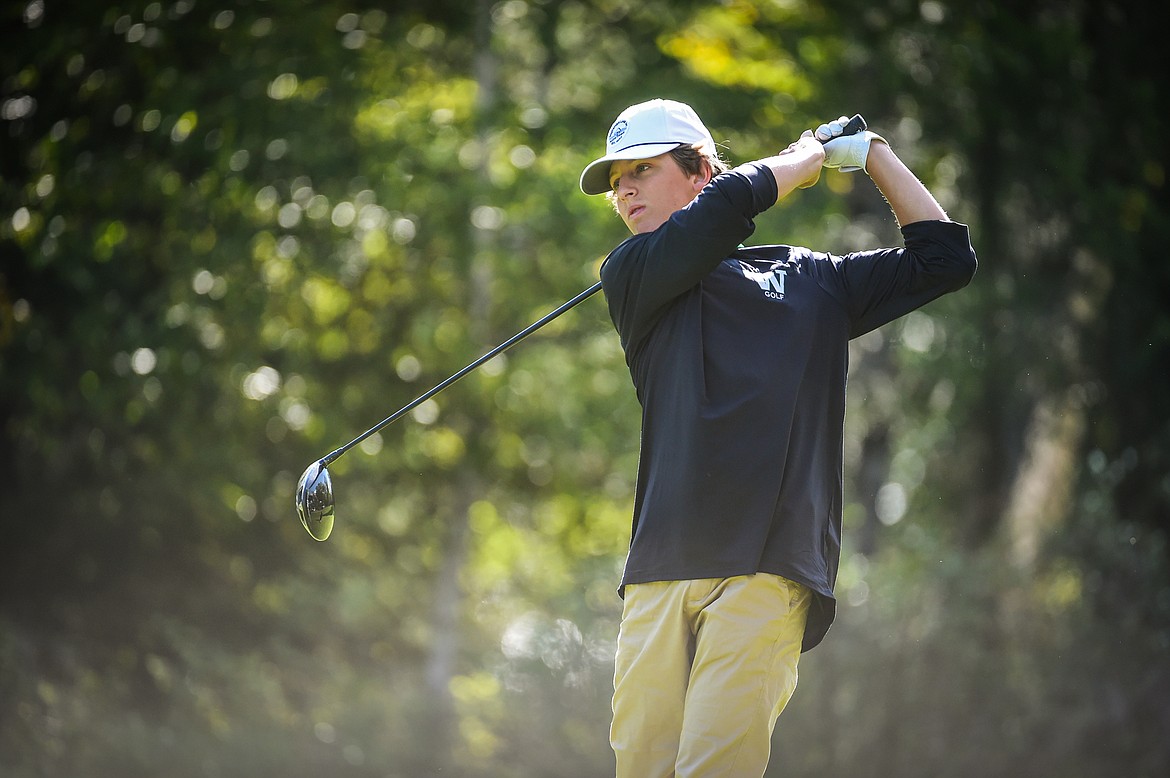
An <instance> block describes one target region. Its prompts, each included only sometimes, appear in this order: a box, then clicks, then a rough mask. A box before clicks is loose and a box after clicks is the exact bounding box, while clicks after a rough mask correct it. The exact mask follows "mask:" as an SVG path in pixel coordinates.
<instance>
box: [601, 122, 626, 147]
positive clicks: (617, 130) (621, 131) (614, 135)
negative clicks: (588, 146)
mask: <svg viewBox="0 0 1170 778" xmlns="http://www.w3.org/2000/svg"><path fill="white" fill-rule="evenodd" d="M629 126H630V125H629V124H627V123H626V120H625V119H622V120H620V121H617V122H614V125H613V127H612V128H610V131H609V137H608V138H606V142H607V143H608V144H609V145H611V146H613V145H614V144H616V143H617V142H618V141H620V140H621V139H622V136H623V135H625V134H626V128H627V127H629Z"/></svg>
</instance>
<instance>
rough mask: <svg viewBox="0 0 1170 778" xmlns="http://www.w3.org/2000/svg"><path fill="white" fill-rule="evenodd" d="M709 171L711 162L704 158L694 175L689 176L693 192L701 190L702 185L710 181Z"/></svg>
mask: <svg viewBox="0 0 1170 778" xmlns="http://www.w3.org/2000/svg"><path fill="white" fill-rule="evenodd" d="M711 172H712V171H711V164H710V163H709V162H707V160H705V159H704V160H703V167H702V169H701V170H700V171H699V172H698V173H696V174H695V175H693V176H691V185H692V186H693V187H694V188H695V194H698V193H699V192H701V191H702V190H703V187H705V186H706V185H707V184H709V183H711V178H712V175H711Z"/></svg>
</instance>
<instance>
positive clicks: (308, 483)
mask: <svg viewBox="0 0 1170 778" xmlns="http://www.w3.org/2000/svg"><path fill="white" fill-rule="evenodd" d="M866 126H867V125H866V123H865V119H863V118H862V117H861V114H854V116H853V118H852V119H850V120H849V121H848V122H847V123H846V124H845V127H844V129H843V130H842V132H841V135H853V134H855V133H858V132H861V131H862V130H864V129H866ZM823 142H824V141H822V143H823ZM599 289H601V282H600V281H598V282H597V283H596V284H594V285H593V286H591V287H589V288H588V289H586V290H585V291H583V292H581V293H580V294H578V295H577V296H576V297H574V298H573V299H571V300H569V301H568V302H567V303H565V304H564V305H562V306H561V307H560V308H557V309H556V310H555V311H553V312H552V313H550V314H548V315H547V316H545V317H544V318H542V319H540V321H537V322H535V323H533V324H531V325H529V326H528V327H526V328H525V329H523V330H521V331H520V332H518V333H516V334H515V335H513V336H512V337H511V338H509V339H508V340H506V341H504V342H503V343H501V344H500V345H498V346H496V347H495V348H494V349H492V350H491V351H489V352H487V353H486V354H484V355H483V356H482V357H480V358H479V359H477V360H475V361H474V362H472V363H471V364H470V365H468V366H467V367H465V368H463V369H462V370H460V371H459V372H458V373H455V374H454V375H452V376H451V377H450V378H448V379H446V380H445V381H443V382H441V383H439V384H437V385H435V386H434V387H433V388H431V389H429V390H428V391H426V392H424V393H423V394H421V395H419V396H418V397H416V398H414V399H413V400H411V401H410V402H409V403H407V404H406V405H404V406H403V407H402V408H399V409H398V410H397V411H395V412H394V413H392V414H390V415H389V416H387V417H386V418H385V419H383V420H382V421H380V422H378V423H377V424H375V425H374V426H373V427H370V428H369V429H368V430H366V431H365V432H363V433H362V434H361V435H358V436H357V437H356V438H354V439H353V440H351V441H350V442H349V443H346V444H345V445H344V446H342V447H341V448H338V449H335V450H334V451H332V452H330V453H329V454H327V455H325V456H324V457H323V458H321V459H319V460H317V461H316V462H314V463H313V464H311V465H309V466H308V467H307V468H305V472H304V473H302V474H301V480H300V481H299V482H298V483H297V490H296V495H295V500H296V507H297V516H299V517H300V519H301V524H303V525H304V527H305V529H306V530H308V532H309V534H310V535H312V536H313V538H314V539H315V540H325V539H327V538H328V537H329V533H331V532H332V531H333V521H334V494H333V479H331V478H330V477H329V469H328V468H329V465H330V464H331V463H333V462H336V461H337V459H338V458H339V457H341V455H342V454H344V453H345V452H347V451H349V450H350V449H351V448H353V447H354V446H356V445H357V444H359V443H361V442H362V441H363V440H365V439H366V438H368V437H369V436H371V435H373V434H374V433H375V432H377V431H378V430H380V429H382V428H383V427H385V426H386V425H387V424H390V423H391V422H394V421H396V420H397V419H399V418H400V417H402V416H403V415H404V414H406V413H408V412H409V411H411V410H412V409H414V408H416V407H418V406H419V405H421V404H422V403H424V402H426V401H427V400H428V399H430V398H431V397H433V396H435V395H436V394H438V393H439V392H441V391H443V390H444V389H446V388H447V387H448V386H450V385H451V384H453V383H455V382H456V381H458V380H459V379H460V378H462V377H463V376H465V375H467V374H468V373H470V372H471V371H472V370H475V369H476V368H477V367H479V366H480V365H482V364H483V363H485V362H487V361H488V360H490V359H492V358H493V357H495V356H497V355H498V354H502V353H503V352H505V351H507V350H508V349H509V348H511V347H512V346H514V345H516V344H517V343H519V342H520V341H522V340H524V338H526V337H528V336H529V335H531V334H532V333H534V332H536V331H537V330H538V329H540V328H541V327H543V326H544V325H546V324H548V323H549V322H550V321H552V320H553V319H555V318H557V317H558V316H560V315H561V314H563V313H564V312H565V311H567V310H569V309H570V308H572V307H574V306H575V305H577V304H578V303H580V302H582V301H583V300H586V299H588V298H589V297H591V296H592V295H593V294H595V293H596V292H597V291H598V290H599Z"/></svg>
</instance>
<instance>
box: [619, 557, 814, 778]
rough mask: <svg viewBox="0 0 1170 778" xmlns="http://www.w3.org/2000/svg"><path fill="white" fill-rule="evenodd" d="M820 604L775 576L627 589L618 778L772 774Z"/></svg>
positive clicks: (621, 654)
mask: <svg viewBox="0 0 1170 778" xmlns="http://www.w3.org/2000/svg"><path fill="white" fill-rule="evenodd" d="M810 599H811V594H810V592H809V590H808V588H807V587H805V586H803V585H801V584H798V583H796V582H794V581H789V580H788V579H787V578H782V577H780V576H777V575H768V574H765V573H758V574H756V575H749V576H737V577H735V578H706V579H700V580H694V581H663V582H656V583H647V584H630V585H628V586H627V587H626V591H625V606H624V612H623V614H622V623H621V630H620V632H619V635H618V646H617V660H616V663H615V672H614V694H613V725H612V726H611V728H610V744H611V745H612V746H613V750H614V754H615V755H616V757H617V776H618V778H669V777H670V776H678V777H679V778H684V777H692V776H693V777H694V778H700V777H701V778H715V776H726V777H727V778H743V777H744V776H762V775H763V774H764V770H765V768H766V767H767V765H768V755H769V751H770V748H771V740H772V730H773V728H774V727H775V726H776V718H777V717H778V716H779V715H780V711H782V710H783V709H784V706H785V705H786V704H787V703H788V700H789V699H790V698H791V697H792V693H793V692H794V691H795V690H796V665H797V660H798V659H799V658H800V646H801V641H802V639H803V636H804V625H805V620H806V618H807V616H808V608H809V602H810Z"/></svg>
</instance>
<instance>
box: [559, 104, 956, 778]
mask: <svg viewBox="0 0 1170 778" xmlns="http://www.w3.org/2000/svg"><path fill="white" fill-rule="evenodd" d="M845 121H846V120H845V119H844V118H842V119H840V120H839V121H837V122H830V123H827V124H824V125H821V126H820V127H818V128H817V130H816V133H815V134H814V133H813V132H812V131H805V132H804V133H803V134H802V135H801V136H800V138H798V139H797V140H796V141H794V142H793V143H792V144H790V145H789V146H788V147H787V148H786V149H784V150H783V151H781V152H779V153H778V154H776V155H775V156H771V157H766V158H764V159H760V160H757V161H755V162H750V163H748V164H745V165H741V166H739V167H737V168H735V169H734V170H727V168H726V166H725V165H724V164H723V163H722V162H721V161H720V160H719V159H718V156H717V152H716V148H715V143H714V141H713V140H712V138H711V134H710V132H708V130H707V128H706V127H705V126H704V125H703V123H702V121H701V120H700V119H699V117H698V116H697V115H696V114H695V112H694V111H693V110H692V109H691V108H690V107H689V106H687V105H685V104H683V103H679V102H675V101H671V100H651V101H649V102H645V103H641V104H638V105H634V106H632V107H630V108H628V109H626V110H625V111H623V112H622V114H621V115H620V116H618V118H617V120H616V121H615V122H614V124H613V126H612V127H611V128H610V131H609V134H608V135H607V138H606V147H605V155H604V156H602V157H601V158H600V159H597V160H596V161H594V162H593V163H591V164H590V165H589V166H588V167H587V168H586V169H585V171H584V172H583V173H582V175H581V189H582V191H584V192H585V193H586V194H602V193H607V194H608V196H609V197H610V198H611V200H612V202H613V205H614V208H615V209H616V210H617V213H618V215H619V216H620V217H621V219H622V221H623V222H625V224H626V226H627V227H629V229H630V232H631V233H633V236H632V237H630V238H629V239H627V240H626V241H625V242H623V243H622V244H621V245H620V246H618V247H617V248H616V249H614V251H613V252H612V253H611V254H610V255H609V257H608V258H607V259H606V261H605V263H604V265H603V266H602V269H601V280H602V288H603V290H604V291H605V296H606V300H607V302H608V305H609V312H610V317H611V318H612V319H613V323H614V326H615V327H616V329H617V332H618V335H619V338H620V340H621V345H622V348H623V349H624V351H625V354H626V362H627V364H628V365H629V369H630V375H631V377H632V378H633V383H634V388H635V390H636V392H637V396H638V400H639V401H640V403H641V405H642V444H641V454H640V462H639V467H638V481H637V487H636V491H635V496H634V518H633V530H632V536H631V540H630V549H629V557H628V559H627V561H626V568H625V574H624V575H623V578H622V582H621V593H622V596H623V597H624V601H625V602H624V612H623V614H622V621H621V628H620V631H619V636H618V647H617V658H616V663H615V664H616V667H615V674H614V695H613V724H612V728H611V732H610V741H611V744H612V746H613V750H614V753H615V755H616V757H617V775H618V778H660V777H661V776H680V777H682V776H696V777H701V778H713V777H714V776H728V777H734V778H741V777H742V776H760V775H762V774H763V773H764V770H765V769H766V767H767V764H768V757H769V748H770V741H771V735H772V730H773V728H774V726H775V723H776V718H777V716H779V714H780V711H781V710H783V708H784V706H785V704H786V703H787V702H788V700H789V698H790V697H791V696H792V693H793V691H794V690H795V688H796V679H797V661H798V659H799V657H800V654H801V652H802V651H807V650H809V649H811V648H813V647H814V646H816V645H817V644H818V643H819V642H820V640H821V639H822V638H823V637H824V635H825V632H826V631H827V630H828V628H829V625H830V623H831V622H832V620H833V616H834V613H835V610H836V604H835V601H834V599H833V584H834V581H835V580H836V576H837V565H838V560H839V558H840V543H841V501H842V435H843V426H844V419H845V380H846V373H847V368H848V365H847V363H848V342H849V340H850V339H851V338H855V337H858V336H859V335H862V334H864V333H866V332H869V331H870V330H872V329H874V328H876V327H879V326H881V325H882V324H885V323H886V322H889V321H891V320H893V319H896V318H898V317H899V316H902V315H904V314H906V313H908V312H910V311H912V310H914V309H916V308H918V307H920V306H922V305H925V304H926V303H928V302H930V301H931V300H934V299H935V298H937V297H939V296H940V295H943V294H945V293H947V292H951V291H955V290H957V289H959V288H961V287H963V286H965V285H966V284H967V283H968V282H969V281H970V280H971V277H972V275H973V274H974V272H975V266H976V259H975V252H974V250H973V249H972V247H971V243H970V239H969V236H968V231H967V227H966V226H964V225H962V224H958V223H956V222H952V221H950V220H949V219H948V218H947V215H946V214H945V213H944V212H943V209H942V208H941V207H940V206H939V204H938V202H937V201H936V200H935V198H934V197H933V196H932V195H931V193H930V192H929V191H928V190H927V189H926V187H924V186H923V185H922V184H921V183H920V182H919V181H918V179H917V178H916V177H915V176H914V174H913V173H912V172H911V171H910V170H909V169H908V168H907V167H906V166H905V165H904V164H903V163H902V161H901V160H899V159H898V157H897V155H896V154H895V153H894V152H893V150H892V149H891V148H890V146H889V145H888V144H887V143H886V141H885V140H884V139H883V138H881V137H880V136H878V135H875V134H873V133H871V132H863V133H859V134H856V135H850V136H844V135H842V127H843V124H844V123H845ZM822 141H823V145H822ZM822 167H831V168H838V169H841V170H844V171H864V172H865V173H867V174H868V175H869V177H870V178H871V179H872V180H873V182H874V184H875V185H876V186H877V188H878V189H879V190H880V191H881V193H882V195H884V197H885V199H886V201H887V202H888V203H889V206H890V208H891V210H892V211H893V214H894V217H895V218H896V219H897V221H898V224H899V225H900V227H901V230H902V236H903V239H904V242H905V246H904V247H903V248H882V249H874V250H871V251H861V252H856V253H852V254H846V255H844V256H834V255H832V254H827V253H823V252H818V251H812V250H809V249H807V248H799V247H795V246H754V247H747V248H745V247H743V245H742V243H743V241H745V240H746V239H747V238H748V236H750V235H751V234H752V232H753V230H754V224H753V222H752V219H753V218H754V217H755V216H756V215H757V214H759V213H761V212H763V211H764V210H766V209H768V208H770V207H771V206H772V205H774V204H775V203H776V202H777V201H778V200H779V199H780V198H783V197H786V196H788V195H789V194H791V193H792V192H793V191H794V190H796V189H798V188H803V187H808V186H812V185H813V184H815V183H816V182H817V180H818V179H819V177H820V173H821V169H822Z"/></svg>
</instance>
